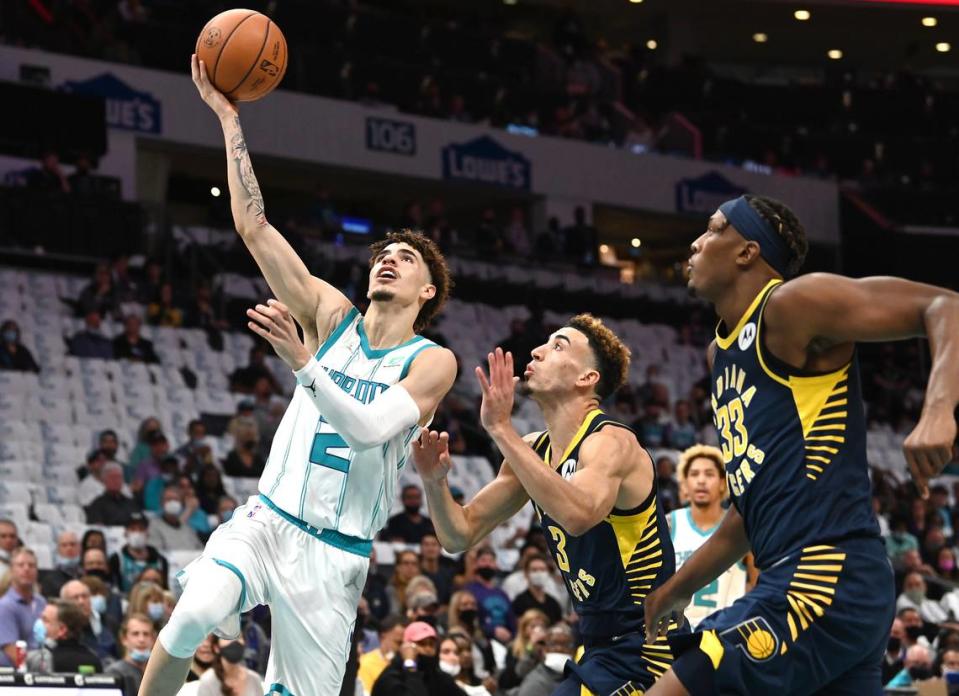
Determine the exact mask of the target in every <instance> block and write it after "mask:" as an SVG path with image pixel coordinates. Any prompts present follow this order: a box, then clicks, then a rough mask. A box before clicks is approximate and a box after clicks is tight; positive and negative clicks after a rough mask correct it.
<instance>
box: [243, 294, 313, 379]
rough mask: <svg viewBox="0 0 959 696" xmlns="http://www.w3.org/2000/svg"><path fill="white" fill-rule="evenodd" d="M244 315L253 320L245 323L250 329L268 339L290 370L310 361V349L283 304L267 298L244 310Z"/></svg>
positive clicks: (297, 368)
mask: <svg viewBox="0 0 959 696" xmlns="http://www.w3.org/2000/svg"><path fill="white" fill-rule="evenodd" d="M246 315H247V316H248V317H250V319H252V320H253V321H251V322H249V323H248V324H247V325H248V326H249V327H250V331H252V332H253V333H255V334H257V335H259V336H262V337H263V338H265V339H266V340H267V341H269V342H270V345H272V346H273V350H275V351H276V354H277V355H278V356H280V359H281V360H283V362H285V363H286V364H287V365H289V367H290V369H291V370H299V369H300V368H301V367H303V366H304V365H306V363H308V362H309V361H310V351H308V350H307V349H306V346H305V345H303V341H301V340H300V336H299V334H297V332H296V324H295V323H294V322H293V317H292V316H290V310H289V309H287V307H286V305H285V304H283V303H282V302H279V301H277V300H272V299H271V300H267V301H266V304H265V305H262V304H258V305H257V306H256V307H255V308H253V309H248V310H246Z"/></svg>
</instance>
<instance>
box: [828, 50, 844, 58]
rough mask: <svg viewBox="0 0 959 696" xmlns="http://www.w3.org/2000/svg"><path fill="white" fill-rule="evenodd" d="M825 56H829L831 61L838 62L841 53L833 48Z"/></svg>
mask: <svg viewBox="0 0 959 696" xmlns="http://www.w3.org/2000/svg"><path fill="white" fill-rule="evenodd" d="M826 55H827V56H829V57H830V58H831V59H832V60H839V59H840V58H842V51H840V50H839V49H838V48H833V49H830V50H829V51H828V52H827V53H826Z"/></svg>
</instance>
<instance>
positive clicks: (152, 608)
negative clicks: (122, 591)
mask: <svg viewBox="0 0 959 696" xmlns="http://www.w3.org/2000/svg"><path fill="white" fill-rule="evenodd" d="M164 610H165V607H164V606H163V602H150V603H149V604H147V615H149V617H150V618H151V619H153V620H154V621H159V620H160V619H162V618H163V613H164Z"/></svg>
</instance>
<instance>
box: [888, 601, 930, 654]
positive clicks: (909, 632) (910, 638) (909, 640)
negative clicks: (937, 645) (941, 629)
mask: <svg viewBox="0 0 959 696" xmlns="http://www.w3.org/2000/svg"><path fill="white" fill-rule="evenodd" d="M896 616H897V617H898V618H899V620H900V621H902V645H903V647H904V648H906V650H908V649H909V648H911V647H912V646H913V645H922V646H924V647H927V648H928V647H929V639H928V638H926V636H925V635H924V634H923V625H922V618H921V617H920V616H919V612H918V611H917V610H916V609H913V608H912V607H906V608H905V609H900V610H899V611H898V612H896Z"/></svg>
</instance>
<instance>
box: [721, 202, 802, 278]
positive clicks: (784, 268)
mask: <svg viewBox="0 0 959 696" xmlns="http://www.w3.org/2000/svg"><path fill="white" fill-rule="evenodd" d="M719 212H721V213H722V214H723V215H725V216H726V220H728V221H729V224H731V225H732V226H733V227H735V228H736V231H737V232H739V234H741V235H742V236H743V237H744V238H746V239H748V240H751V241H753V242H756V243H757V244H759V254H760V256H762V257H763V259H765V260H766V263H768V264H769V265H770V266H772V268H773V270H774V271H776V273H778V274H779V275H781V276H782V277H783V278H787V277H789V273H788V269H789V258H790V256H791V255H792V254H791V252H790V251H789V247H788V246H787V244H786V240H785V239H783V238H782V235H780V234H779V232H778V231H777V230H775V229H773V228H772V227H771V226H770V224H769V223H768V222H766V220H765V219H764V218H763V217H762V216H761V215H760V214H759V213H757V212H756V211H755V210H754V209H753V207H752V206H751V205H749V201H747V200H746V197H745V196H740V197H739V198H734V199H732V200H731V201H726V202H725V203H723V204H722V205H721V206H719ZM781 225H782V223H780V226H781Z"/></svg>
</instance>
